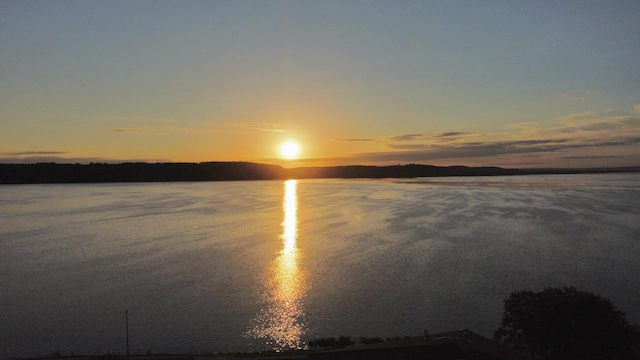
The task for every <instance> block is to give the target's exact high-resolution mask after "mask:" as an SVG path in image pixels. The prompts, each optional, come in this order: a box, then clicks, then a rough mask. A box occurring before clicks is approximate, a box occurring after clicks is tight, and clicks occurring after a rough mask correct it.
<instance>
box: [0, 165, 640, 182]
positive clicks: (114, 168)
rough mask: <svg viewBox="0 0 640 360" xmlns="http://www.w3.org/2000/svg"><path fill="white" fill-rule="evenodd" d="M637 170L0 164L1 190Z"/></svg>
mask: <svg viewBox="0 0 640 360" xmlns="http://www.w3.org/2000/svg"><path fill="white" fill-rule="evenodd" d="M634 172H640V166H639V167H615V168H587V169H568V168H559V169H542V168H539V169H509V168H501V167H467V166H433V165H420V164H408V165H391V166H365V165H351V166H327V167H299V168H291V169H287V168H284V167H282V166H278V165H268V164H260V163H251V162H203V163H121V164H106V163H91V164H58V163H36V164H0V184H5V185H8V184H82V183H124V182H131V183H135V182H176V181H240V180H286V179H328V178H337V179H358V178H360V179H365V178H369V179H383V178H396V179H399V178H416V177H448V176H501V175H549V174H602V173H634Z"/></svg>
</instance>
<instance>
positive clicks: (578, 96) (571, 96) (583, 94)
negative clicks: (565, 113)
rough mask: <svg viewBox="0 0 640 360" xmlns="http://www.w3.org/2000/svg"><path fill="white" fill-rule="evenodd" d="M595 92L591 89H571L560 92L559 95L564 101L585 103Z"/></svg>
mask: <svg viewBox="0 0 640 360" xmlns="http://www.w3.org/2000/svg"><path fill="white" fill-rule="evenodd" d="M595 94H596V92H595V91H593V90H571V91H568V92H566V93H563V94H560V97H561V98H562V99H564V100H566V101H580V102H582V103H586V102H587V101H589V100H590V99H591V98H592V97H593V96H594V95H595Z"/></svg>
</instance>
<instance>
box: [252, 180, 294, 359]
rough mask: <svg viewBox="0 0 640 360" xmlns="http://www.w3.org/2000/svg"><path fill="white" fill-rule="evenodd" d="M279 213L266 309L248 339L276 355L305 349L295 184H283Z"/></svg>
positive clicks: (266, 295) (255, 323)
mask: <svg viewBox="0 0 640 360" xmlns="http://www.w3.org/2000/svg"><path fill="white" fill-rule="evenodd" d="M284 188H285V189H284V190H285V191H284V198H283V201H282V209H283V212H284V220H283V222H282V234H281V235H280V237H281V239H282V250H281V251H280V253H279V255H278V257H277V258H275V259H274V260H273V261H272V262H271V264H270V268H269V275H270V276H269V284H268V289H267V292H266V293H265V297H266V300H267V301H268V303H269V307H268V308H267V309H265V311H263V312H262V313H261V314H260V316H258V318H257V319H256V320H255V321H254V324H253V326H252V328H251V329H250V330H249V331H248V334H249V336H251V337H254V338H257V339H261V340H264V341H265V342H266V345H268V346H269V347H270V348H272V349H273V350H276V351H282V350H288V349H301V348H304V346H305V343H304V335H305V332H306V324H305V322H304V318H305V312H304V303H303V298H304V295H305V288H306V284H305V277H304V273H303V271H301V270H300V269H299V263H300V252H299V249H298V247H297V236H298V215H297V212H298V199H297V181H296V180H287V181H286V182H285V183H284Z"/></svg>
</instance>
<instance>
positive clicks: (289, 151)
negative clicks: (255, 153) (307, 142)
mask: <svg viewBox="0 0 640 360" xmlns="http://www.w3.org/2000/svg"><path fill="white" fill-rule="evenodd" d="M299 153H300V145H298V143H297V142H295V141H286V142H284V143H282V145H280V155H282V157H283V158H285V159H295V158H296V157H298V154H299Z"/></svg>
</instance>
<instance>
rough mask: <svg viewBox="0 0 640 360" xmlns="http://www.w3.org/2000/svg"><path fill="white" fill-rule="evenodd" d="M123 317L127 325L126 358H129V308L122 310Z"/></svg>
mask: <svg viewBox="0 0 640 360" xmlns="http://www.w3.org/2000/svg"><path fill="white" fill-rule="evenodd" d="M124 318H125V323H126V325H127V360H129V310H125V311H124Z"/></svg>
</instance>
